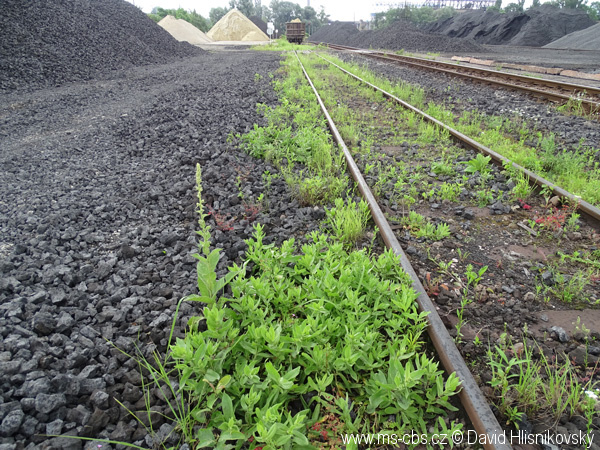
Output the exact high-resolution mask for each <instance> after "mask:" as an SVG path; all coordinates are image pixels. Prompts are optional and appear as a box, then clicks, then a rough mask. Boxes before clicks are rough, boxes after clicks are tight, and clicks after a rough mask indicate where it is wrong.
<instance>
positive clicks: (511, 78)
mask: <svg viewBox="0 0 600 450" xmlns="http://www.w3.org/2000/svg"><path fill="white" fill-rule="evenodd" d="M321 44H322V45H325V46H327V47H329V48H332V49H335V50H341V51H349V52H356V53H359V54H361V55H363V56H365V57H368V58H372V59H377V60H379V61H385V62H388V63H392V64H404V65H408V66H411V67H415V68H419V69H422V70H430V71H436V72H440V73H445V74H447V75H450V76H456V77H461V78H465V79H468V80H471V81H474V82H478V83H484V84H489V85H493V86H498V87H502V88H505V89H512V90H517V91H521V92H524V93H527V94H530V95H532V96H535V97H538V98H542V99H545V100H548V101H551V102H553V103H557V104H567V103H569V102H570V103H571V104H572V105H577V106H578V107H581V108H582V109H583V111H584V112H585V114H586V115H587V116H588V117H590V118H593V119H594V120H600V87H595V86H586V85H581V84H576V83H569V82H564V81H555V80H551V79H547V78H536V77H528V76H525V75H519V74H515V73H510V72H502V71H498V70H491V69H484V68H479V67H473V66H464V65H457V64H451V63H447V62H443V61H435V60H432V59H426V58H419V57H415V56H406V55H398V54H394V53H389V52H385V51H375V50H366V49H360V48H355V47H347V46H342V45H337V44H327V43H321Z"/></svg>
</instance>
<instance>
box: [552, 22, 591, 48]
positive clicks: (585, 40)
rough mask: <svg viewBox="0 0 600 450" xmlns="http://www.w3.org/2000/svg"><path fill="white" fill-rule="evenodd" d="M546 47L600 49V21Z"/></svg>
mask: <svg viewBox="0 0 600 450" xmlns="http://www.w3.org/2000/svg"><path fill="white" fill-rule="evenodd" d="M544 48H568V49H572V50H598V51H600V23H597V24H596V25H592V26H591V27H588V28H585V29H583V30H580V31H575V32H574V33H570V34H567V35H566V36H563V37H561V38H560V39H557V40H556V41H553V42H551V43H549V44H547V45H544Z"/></svg>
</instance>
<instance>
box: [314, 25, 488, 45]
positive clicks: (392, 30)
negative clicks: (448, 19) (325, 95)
mask: <svg viewBox="0 0 600 450" xmlns="http://www.w3.org/2000/svg"><path fill="white" fill-rule="evenodd" d="M309 41H310V42H327V43H329V44H338V45H347V46H350V47H359V48H382V49H388V50H410V51H423V52H444V53H468V52H481V51H483V47H482V46H481V45H479V44H477V43H476V42H475V41H473V40H471V39H459V38H449V37H448V36H445V35H442V34H436V33H430V32H424V31H421V30H419V29H418V28H416V27H415V26H414V25H412V24H411V23H408V22H403V21H397V22H394V23H393V24H391V25H390V26H389V27H387V28H385V29H382V30H366V31H359V30H358V29H357V28H356V26H355V25H354V24H353V23H348V22H334V23H332V24H331V25H326V26H323V27H321V28H319V30H317V31H316V32H315V33H314V34H313V35H311V36H310V38H309Z"/></svg>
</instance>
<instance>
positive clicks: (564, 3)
mask: <svg viewBox="0 0 600 450" xmlns="http://www.w3.org/2000/svg"><path fill="white" fill-rule="evenodd" d="M541 5H542V3H541V1H540V0H533V3H532V4H531V6H530V7H529V9H532V8H538V7H540V6H541ZM544 5H552V6H556V7H557V8H566V9H580V10H583V11H586V12H587V13H588V16H590V18H591V19H592V20H600V2H598V1H596V2H592V3H590V4H589V5H588V2H587V0H552V1H550V2H546V3H544ZM488 10H491V11H498V12H501V13H507V12H523V11H525V0H517V2H516V3H515V2H513V3H509V4H508V5H506V6H505V7H504V8H503V7H502V0H496V4H495V5H494V6H492V7H490V8H488Z"/></svg>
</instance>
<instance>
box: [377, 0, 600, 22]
mask: <svg viewBox="0 0 600 450" xmlns="http://www.w3.org/2000/svg"><path fill="white" fill-rule="evenodd" d="M544 4H545V5H553V6H556V7H558V8H571V9H581V10H584V11H586V12H587V13H588V15H589V17H590V18H591V19H592V20H600V1H595V2H592V3H591V4H589V5H588V4H587V1H586V0H553V1H550V2H547V3H544ZM524 6H525V0H517V2H516V3H514V2H513V3H509V4H508V5H506V7H504V8H503V7H502V0H496V3H495V4H494V6H491V7H489V8H487V9H488V11H497V12H500V13H508V12H523V11H524ZM539 6H541V2H540V0H533V4H532V5H531V7H530V9H531V8H537V7H539ZM457 13H458V11H456V10H455V9H454V8H452V7H451V6H447V7H444V8H438V9H434V8H431V7H428V6H424V7H418V6H410V5H406V6H405V7H404V8H391V9H389V10H387V11H385V12H381V13H377V14H375V17H374V19H373V27H374V28H385V27H387V26H388V25H390V24H392V23H393V22H395V21H396V20H405V21H408V22H412V23H414V24H416V25H423V24H426V23H430V22H435V21H437V20H440V19H447V18H449V17H452V16H454V15H456V14H457Z"/></svg>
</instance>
